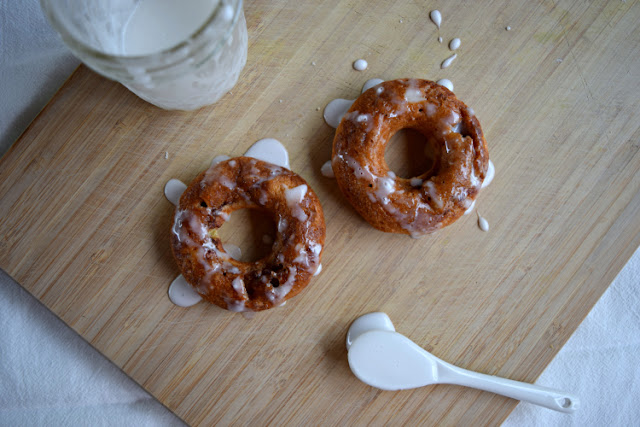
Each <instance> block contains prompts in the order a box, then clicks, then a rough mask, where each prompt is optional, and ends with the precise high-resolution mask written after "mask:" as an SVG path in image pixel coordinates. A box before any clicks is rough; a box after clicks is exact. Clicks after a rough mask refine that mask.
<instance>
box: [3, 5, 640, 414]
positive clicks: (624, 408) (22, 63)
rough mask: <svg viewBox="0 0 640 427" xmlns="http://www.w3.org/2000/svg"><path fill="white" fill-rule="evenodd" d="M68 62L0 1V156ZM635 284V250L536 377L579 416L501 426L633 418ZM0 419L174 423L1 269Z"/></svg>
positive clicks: (637, 382)
mask: <svg viewBox="0 0 640 427" xmlns="http://www.w3.org/2000/svg"><path fill="white" fill-rule="evenodd" d="M77 64H78V62H77V60H76V59H74V58H73V57H72V56H71V55H70V54H69V52H68V51H67V49H66V48H65V47H64V46H63V45H62V43H61V42H60V40H59V39H58V38H57V37H56V35H55V34H54V32H53V30H51V29H50V27H49V26H48V24H47V23H46V22H45V20H44V18H43V16H42V14H41V12H40V8H39V6H38V2H37V0H0V154H2V153H4V152H5V151H6V150H7V149H8V148H9V146H10V145H11V144H12V143H13V141H14V140H15V139H16V138H17V137H18V136H19V135H20V134H21V133H22V131H23V130H24V129H25V128H26V126H27V125H28V124H29V123H30V122H31V120H33V118H34V117H35V116H36V115H37V113H38V112H39V111H40V109H41V108H42V107H43V106H44V105H45V104H46V103H47V101H48V100H49V99H50V97H51V96H52V95H53V94H54V93H55V91H56V90H57V88H58V87H59V86H60V85H61V84H62V83H63V82H64V80H65V79H66V78H67V77H68V76H69V75H70V74H71V72H72V71H73V70H74V69H75V67H76V66H77ZM0 203H1V201H0ZM638 285H640V250H638V251H636V253H635V254H634V256H633V258H632V259H631V260H630V261H629V263H628V264H627V265H626V267H625V268H624V270H623V271H622V272H621V273H620V275H619V276H618V278H617V279H616V280H615V281H614V283H613V284H612V286H611V287H610V288H609V290H607V292H606V293H605V294H604V296H603V297H602V299H601V300H600V301H599V302H598V304H597V305H596V306H595V308H594V309H593V311H592V312H591V313H590V314H589V316H588V317H587V318H586V320H585V321H584V322H583V323H582V324H581V325H580V327H579V328H578V330H577V331H576V333H575V334H574V335H573V337H572V338H571V339H570V340H569V342H568V343H567V345H565V346H564V347H563V348H562V349H561V350H560V352H559V353H558V355H557V357H556V358H555V359H554V360H553V362H552V363H551V364H550V365H549V367H548V368H547V369H546V370H545V372H544V373H543V374H542V376H541V377H540V379H539V380H538V383H539V384H542V385H545V386H548V387H555V388H559V389H562V390H565V391H570V392H571V393H573V394H576V395H578V396H580V398H581V401H582V405H581V408H580V409H579V410H578V412H577V413H576V414H574V415H571V416H568V415H565V414H560V413H556V412H554V411H551V410H547V409H543V408H538V407H535V406H533V405H529V404H520V405H518V407H517V408H516V410H515V411H514V412H513V413H512V414H511V416H510V417H509V418H508V419H507V421H506V422H505V424H504V425H505V426H556V425H575V426H601V425H609V426H628V425H638V424H639V423H640V404H638V402H640V370H639V369H638V365H640V351H639V350H640V290H639V287H638ZM0 425H7V426H19V425H36V426H50V425H56V426H75V425H113V426H120V425H136V426H145V425H148V426H156V425H160V426H164V425H166V426H172V425H182V423H181V421H180V420H179V419H178V418H177V417H175V416H174V415H173V414H171V413H170V412H169V411H168V410H167V409H166V408H164V407H163V406H162V405H161V404H159V403H158V402H157V401H156V400H155V399H153V398H152V397H151V396H149V395H148V394H147V393H146V392H145V391H144V390H142V389H141V388H140V387H139V386H137V385H136V384H135V383H134V382H133V381H132V380H131V379H129V378H128V377H127V376H126V375H125V374H123V373H122V372H121V371H120V370H119V369H118V368H117V367H115V366H114V365H113V364H111V363H110V362H109V361H108V360H106V359H105V358H104V357H102V356H101V355H100V354H99V353H98V352H96V351H95V350H94V349H93V348H92V347H91V346H89V345H88V344H87V343H86V342H84V340H82V338H80V337H79V336H78V335H77V334H76V333H75V332H73V331H72V330H71V329H69V328H68V327H67V326H65V325H64V324H63V323H62V322H61V321H60V320H59V319H58V318H56V317H55V316H54V315H53V314H52V313H51V312H49V311H48V310H47V309H46V308H45V307H44V306H42V305H41V304H40V302H38V301H37V300H36V299H35V298H33V297H31V296H30V295H29V294H28V293H27V292H26V291H24V290H23V289H22V288H21V287H20V286H19V285H18V284H16V283H15V282H14V281H13V280H11V279H10V278H9V277H8V276H6V275H5V274H4V273H3V272H1V271H0Z"/></svg>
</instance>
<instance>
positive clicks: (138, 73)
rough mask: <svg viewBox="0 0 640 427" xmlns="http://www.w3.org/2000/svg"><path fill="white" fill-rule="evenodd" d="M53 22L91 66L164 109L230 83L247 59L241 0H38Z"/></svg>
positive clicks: (200, 101) (202, 98) (195, 101)
mask: <svg viewBox="0 0 640 427" xmlns="http://www.w3.org/2000/svg"><path fill="white" fill-rule="evenodd" d="M41 5H42V9H43V11H44V12H45V14H46V16H47V18H48V19H49V22H50V23H51V25H52V26H53V27H54V28H55V29H56V30H57V31H58V33H60V35H61V37H62V39H63V40H64V42H65V43H66V44H67V46H69V48H70V49H71V51H72V52H73V53H74V54H75V55H76V56H77V57H78V58H80V59H81V60H82V61H83V62H84V63H85V64H86V65H87V66H89V67H90V68H92V69H93V70H95V71H96V72H98V73H100V74H102V75H104V76H106V77H108V78H110V79H113V80H116V81H118V82H120V83H122V84H123V85H125V86H126V87H127V88H129V89H130V90H131V91H132V92H133V93H135V94H136V95H138V96H139V97H140V98H142V99H144V100H146V101H148V102H150V103H152V104H154V105H157V106H158V107H161V108H165V109H168V110H194V109H196V108H200V107H202V106H204V105H209V104H212V103H214V102H216V101H217V100H218V99H220V98H221V97H222V96H223V95H224V94H225V93H227V92H228V91H229V90H231V88H232V87H233V86H234V85H235V83H236V81H237V80H238V76H239V75H240V72H241V71H242V69H243V68H244V65H245V63H246V60H247V41H248V37H247V25H246V22H245V18H244V11H243V9H242V0H190V1H189V2H181V1H176V0H100V1H96V0H41Z"/></svg>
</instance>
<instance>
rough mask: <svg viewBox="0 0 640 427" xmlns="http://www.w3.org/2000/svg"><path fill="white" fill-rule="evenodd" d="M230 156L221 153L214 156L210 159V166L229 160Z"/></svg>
mask: <svg viewBox="0 0 640 427" xmlns="http://www.w3.org/2000/svg"><path fill="white" fill-rule="evenodd" d="M230 158H231V157H229V156H227V155H224V154H221V155H219V156H215V157H214V158H213V160H211V167H213V166H215V165H217V164H218V163H220V162H224V161H225V160H229V159H230Z"/></svg>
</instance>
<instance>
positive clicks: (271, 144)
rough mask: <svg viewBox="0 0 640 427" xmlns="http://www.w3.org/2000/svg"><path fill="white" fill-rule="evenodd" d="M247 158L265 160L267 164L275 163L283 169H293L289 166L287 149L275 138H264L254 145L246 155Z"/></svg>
mask: <svg viewBox="0 0 640 427" xmlns="http://www.w3.org/2000/svg"><path fill="white" fill-rule="evenodd" d="M244 155H245V156H246V157H253V158H254V159H258V160H263V161H265V162H269V163H273V164H274V165H278V166H282V167H283V168H287V169H291V166H290V165H289V153H288V152H287V149H286V148H285V147H284V145H282V143H281V142H280V141H278V140H277V139H273V138H264V139H261V140H259V141H258V142H256V143H255V144H253V145H252V146H251V147H250V148H249V149H248V150H247V152H246V153H244Z"/></svg>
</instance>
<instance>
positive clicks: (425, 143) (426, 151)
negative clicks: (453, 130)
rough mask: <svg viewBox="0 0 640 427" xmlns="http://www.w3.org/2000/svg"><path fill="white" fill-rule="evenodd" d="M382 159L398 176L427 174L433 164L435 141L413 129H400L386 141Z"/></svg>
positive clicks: (410, 176)
mask: <svg viewBox="0 0 640 427" xmlns="http://www.w3.org/2000/svg"><path fill="white" fill-rule="evenodd" d="M384 159H385V161H386V162H387V166H388V167H389V169H390V170H392V171H393V172H394V173H395V174H396V176H398V177H400V178H413V177H417V176H424V175H428V174H429V173H430V172H431V171H432V170H433V168H434V165H435V159H436V148H435V143H433V141H431V140H430V138H427V137H426V136H424V135H423V134H422V133H420V132H419V131H417V130H415V129H401V130H399V131H398V132H396V133H395V134H393V135H392V136H391V138H390V140H389V142H388V143H387V146H386V149H385V152H384Z"/></svg>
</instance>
